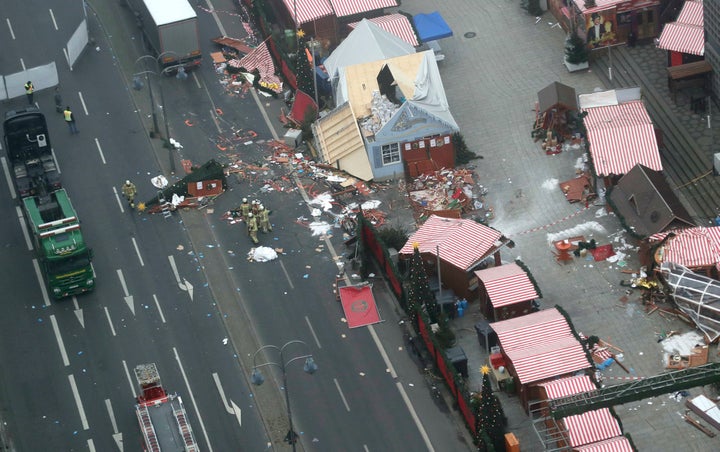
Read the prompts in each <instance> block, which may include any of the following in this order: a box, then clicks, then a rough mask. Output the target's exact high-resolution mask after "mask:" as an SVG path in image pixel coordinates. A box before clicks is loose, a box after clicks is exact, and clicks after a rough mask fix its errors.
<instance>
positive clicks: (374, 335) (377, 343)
mask: <svg viewBox="0 0 720 452" xmlns="http://www.w3.org/2000/svg"><path fill="white" fill-rule="evenodd" d="M368 329H369V330H370V336H372V338H373V342H375V347H377V349H378V351H379V352H380V356H382V359H383V361H385V366H387V368H388V370H390V376H391V377H393V378H397V372H395V367H393V365H392V363H391V362H390V357H388V354H387V352H386V351H385V347H383V344H382V342H380V338H379V337H378V335H377V333H376V332H375V328H373V327H372V325H368Z"/></svg>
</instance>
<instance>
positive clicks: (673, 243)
mask: <svg viewBox="0 0 720 452" xmlns="http://www.w3.org/2000/svg"><path fill="white" fill-rule="evenodd" d="M671 232H673V233H674V234H675V237H672V238H670V239H668V241H667V242H665V244H664V245H663V251H662V262H672V263H675V264H680V265H683V266H685V267H688V268H690V269H693V268H698V267H711V266H715V267H717V268H718V269H720V226H712V227H709V228H706V227H702V226H698V227H695V228H687V229H681V230H677V231H671ZM669 233H670V232H661V233H659V234H655V235H653V236H651V237H650V240H653V241H658V242H659V241H661V240H662V239H664V238H665V237H666V236H667V235H668V234H669Z"/></svg>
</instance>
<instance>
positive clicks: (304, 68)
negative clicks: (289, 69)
mask: <svg viewBox="0 0 720 452" xmlns="http://www.w3.org/2000/svg"><path fill="white" fill-rule="evenodd" d="M297 39H298V42H297V44H298V48H297V51H296V52H295V61H294V63H295V81H296V82H297V89H299V90H300V91H302V92H304V93H305V94H307V95H308V96H310V98H311V99H315V83H314V80H313V75H314V74H313V71H314V70H315V68H314V65H313V63H311V62H310V59H311V58H312V57H311V56H310V51H309V50H307V43H308V39H307V37H306V36H305V33H304V32H303V31H302V30H300V31H298V34H297ZM303 113H305V112H303Z"/></svg>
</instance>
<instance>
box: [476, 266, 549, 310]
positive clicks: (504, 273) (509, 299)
mask: <svg viewBox="0 0 720 452" xmlns="http://www.w3.org/2000/svg"><path fill="white" fill-rule="evenodd" d="M475 277H476V278H477V279H478V292H479V294H478V298H479V299H480V306H481V309H482V312H483V313H484V314H485V317H486V318H488V320H490V321H495V320H506V319H509V318H513V317H517V316H518V315H523V314H527V313H528V312H530V309H531V302H532V301H533V300H535V299H537V298H540V296H539V294H538V292H537V289H536V287H535V284H533V282H532V281H531V280H530V275H528V273H527V272H526V271H525V270H524V269H523V268H521V267H520V266H519V265H518V264H516V263H514V262H513V263H511V264H505V265H499V266H497V267H490V268H486V269H484V270H477V271H476V272H475Z"/></svg>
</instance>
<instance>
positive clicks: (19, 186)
mask: <svg viewBox="0 0 720 452" xmlns="http://www.w3.org/2000/svg"><path fill="white" fill-rule="evenodd" d="M3 134H4V139H5V149H6V152H7V156H8V159H9V160H10V161H9V164H10V170H11V174H12V176H11V177H12V178H13V182H14V185H15V188H16V190H17V191H18V194H19V195H20V198H25V197H27V196H31V195H43V194H45V193H48V192H51V191H53V190H56V189H58V188H60V186H61V184H60V173H59V171H58V168H57V164H56V162H55V159H54V157H53V153H52V146H51V145H50V135H49V134H48V129H47V123H46V121H45V115H43V114H42V113H40V110H39V109H38V108H37V107H34V106H28V107H25V108H24V109H21V110H11V111H8V112H6V113H5V120H4V121H3Z"/></svg>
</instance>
